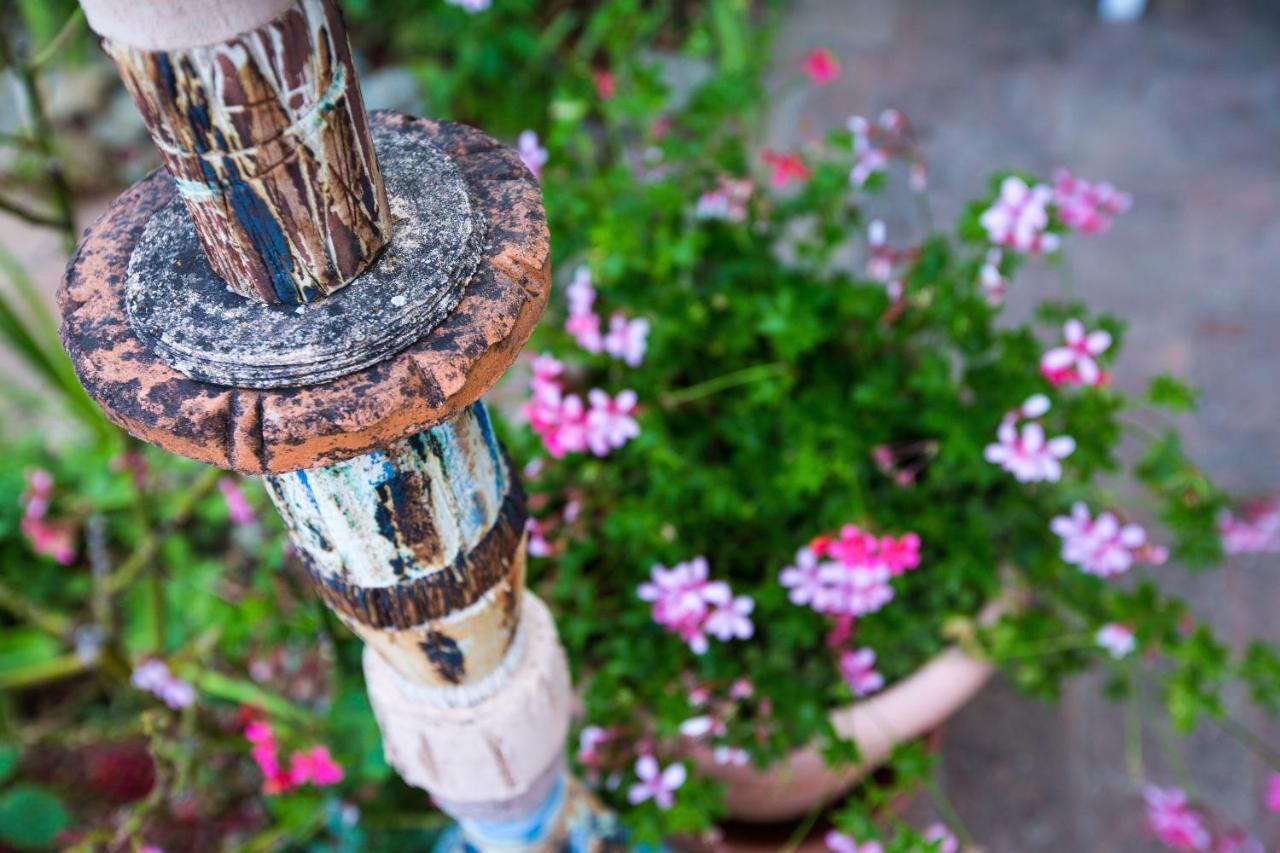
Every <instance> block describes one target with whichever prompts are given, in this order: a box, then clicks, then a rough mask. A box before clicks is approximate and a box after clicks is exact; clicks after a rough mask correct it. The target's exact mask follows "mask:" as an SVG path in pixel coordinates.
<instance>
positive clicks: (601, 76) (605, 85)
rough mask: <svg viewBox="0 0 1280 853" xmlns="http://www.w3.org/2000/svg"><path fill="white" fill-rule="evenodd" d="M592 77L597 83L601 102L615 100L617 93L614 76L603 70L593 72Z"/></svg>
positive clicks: (597, 91) (597, 92)
mask: <svg viewBox="0 0 1280 853" xmlns="http://www.w3.org/2000/svg"><path fill="white" fill-rule="evenodd" d="M591 77H592V79H593V80H594V81H595V84H596V94H597V95H599V96H600V100H602V101H608V100H610V99H611V98H613V95H614V93H615V92H616V91H617V85H616V84H615V82H614V79H613V74H611V73H610V72H608V71H606V70H605V69H603V68H601V69H597V70H596V71H594V72H592V75H591Z"/></svg>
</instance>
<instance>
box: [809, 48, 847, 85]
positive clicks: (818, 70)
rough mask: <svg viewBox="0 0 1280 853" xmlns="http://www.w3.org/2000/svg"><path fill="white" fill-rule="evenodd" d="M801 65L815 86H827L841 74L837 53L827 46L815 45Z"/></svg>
mask: <svg viewBox="0 0 1280 853" xmlns="http://www.w3.org/2000/svg"><path fill="white" fill-rule="evenodd" d="M801 66H802V67H803V68H804V73H805V74H808V75H809V79H810V80H812V81H813V85H815V86H825V85H827V84H828V83H831V82H834V81H835V79H836V78H837V77H839V76H840V63H839V62H838V61H837V60H836V56H835V54H834V53H832V52H831V51H830V50H828V49H827V48H825V47H815V48H814V49H813V50H811V51H809V53H808V55H807V56H805V58H804V62H802V63H801Z"/></svg>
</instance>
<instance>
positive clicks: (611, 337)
mask: <svg viewBox="0 0 1280 853" xmlns="http://www.w3.org/2000/svg"><path fill="white" fill-rule="evenodd" d="M648 337H649V321H648V320H646V319H644V318H643V317H637V318H635V319H633V320H628V319H627V318H626V317H625V316H624V315H623V314H622V312H621V311H615V312H614V313H613V316H612V317H610V318H609V331H608V332H607V333H606V334H605V336H604V340H603V342H602V343H603V346H604V351H605V352H606V353H608V354H609V355H611V356H613V357H614V358H616V359H618V360H619V361H622V362H624V363H625V364H626V365H627V366H628V367H639V366H640V363H641V362H642V361H644V351H645V346H646V342H647V339H648Z"/></svg>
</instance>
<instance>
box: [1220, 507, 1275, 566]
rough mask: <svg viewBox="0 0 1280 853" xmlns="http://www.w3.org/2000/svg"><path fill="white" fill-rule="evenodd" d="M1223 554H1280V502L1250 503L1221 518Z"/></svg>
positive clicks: (1225, 511) (1224, 514) (1224, 512)
mask: <svg viewBox="0 0 1280 853" xmlns="http://www.w3.org/2000/svg"><path fill="white" fill-rule="evenodd" d="M1218 532H1219V533H1221V534H1222V550H1223V551H1224V552H1226V553H1227V554H1275V553H1280V500H1276V499H1275V498H1261V499H1257V500H1252V501H1246V502H1245V503H1243V504H1241V505H1240V506H1239V507H1237V508H1236V510H1235V511H1234V512H1233V511H1231V510H1225V509H1224V510H1223V511H1222V512H1221V513H1220V514H1219V516H1218Z"/></svg>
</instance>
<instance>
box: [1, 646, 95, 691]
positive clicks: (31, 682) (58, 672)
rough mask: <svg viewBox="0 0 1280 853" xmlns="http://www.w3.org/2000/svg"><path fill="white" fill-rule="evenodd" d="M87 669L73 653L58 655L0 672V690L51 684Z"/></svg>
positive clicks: (87, 666) (82, 661) (85, 664)
mask: <svg viewBox="0 0 1280 853" xmlns="http://www.w3.org/2000/svg"><path fill="white" fill-rule="evenodd" d="M87 669H89V664H87V663H86V662H85V661H84V660H82V659H81V658H80V656H79V655H77V654H75V653H71V654H63V655H58V656H57V657H54V658H49V659H48V660H42V661H36V662H35V663H29V664H26V665H25V666H19V667H15V668H13V669H8V670H5V671H4V672H0V690H18V689H20V688H25V687H38V686H40V685H43V684H51V683H53V682H55V681H61V680H62V679H64V678H69V677H70V676H73V675H79V674H80V673H82V672H84V671H85V670H87Z"/></svg>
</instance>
